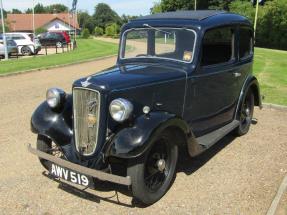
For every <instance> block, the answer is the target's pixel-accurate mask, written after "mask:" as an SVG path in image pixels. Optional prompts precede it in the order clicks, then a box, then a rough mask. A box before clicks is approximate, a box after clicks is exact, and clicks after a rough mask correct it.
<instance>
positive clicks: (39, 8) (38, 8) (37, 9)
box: [34, 3, 47, 13]
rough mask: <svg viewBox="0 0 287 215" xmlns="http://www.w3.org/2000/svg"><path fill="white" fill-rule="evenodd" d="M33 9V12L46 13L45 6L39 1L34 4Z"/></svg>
mask: <svg viewBox="0 0 287 215" xmlns="http://www.w3.org/2000/svg"><path fill="white" fill-rule="evenodd" d="M34 11H35V13H47V11H46V8H45V7H44V6H43V5H42V4H40V3H38V4H36V5H35V7H34Z"/></svg>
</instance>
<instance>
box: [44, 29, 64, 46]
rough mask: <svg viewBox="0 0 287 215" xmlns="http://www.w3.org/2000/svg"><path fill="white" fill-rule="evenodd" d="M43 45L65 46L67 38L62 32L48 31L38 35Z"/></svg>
mask: <svg viewBox="0 0 287 215" xmlns="http://www.w3.org/2000/svg"><path fill="white" fill-rule="evenodd" d="M38 39H39V40H40V43H41V44H42V45H43V46H56V47H57V48H61V47H63V45H65V44H67V40H66V38H65V36H64V34H63V33H61V32H47V33H44V34H41V35H40V37H38Z"/></svg>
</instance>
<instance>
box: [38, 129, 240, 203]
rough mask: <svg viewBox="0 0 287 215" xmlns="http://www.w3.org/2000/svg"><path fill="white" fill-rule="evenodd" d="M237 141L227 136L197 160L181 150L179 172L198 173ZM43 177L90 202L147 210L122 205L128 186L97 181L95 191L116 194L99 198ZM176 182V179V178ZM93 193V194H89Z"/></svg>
mask: <svg viewBox="0 0 287 215" xmlns="http://www.w3.org/2000/svg"><path fill="white" fill-rule="evenodd" d="M234 139H235V137H234V136H233V135H231V134H230V135H227V136H226V137H224V138H223V139H221V140H220V141H219V142H218V143H216V144H215V145H214V146H213V147H211V148H210V149H208V150H207V151H206V152H204V153H203V154H201V155H199V156H197V157H196V158H190V157H189V155H188V153H187V150H184V149H181V150H180V156H179V158H180V160H179V161H178V168H177V172H184V173H185V174H187V175H191V174H192V173H193V172H195V171H197V170H198V169H199V168H200V167H202V166H203V165H204V164H206V163H207V162H208V161H209V160H210V159H211V158H212V157H213V156H214V155H216V154H217V153H218V152H220V151H221V150H222V149H223V148H224V147H226V146H227V145H229V144H230V143H232V141H233V140H234ZM43 175H44V176H46V177H48V178H49V179H52V180H54V181H55V182H57V183H59V186H58V187H59V189H61V190H63V191H65V192H67V193H70V194H72V195H75V196H78V197H79V198H83V199H86V200H88V201H92V202H96V203H100V202H101V201H105V202H109V203H112V204H117V205H120V206H124V207H129V208H134V207H138V208H145V207H147V206H146V205H143V204H141V203H139V202H138V201H136V200H135V199H132V201H131V203H130V204H127V203H122V202H121V201H120V199H119V196H118V193H122V194H124V195H126V196H129V197H131V196H132V195H131V191H130V189H128V188H127V187H126V186H122V185H118V184H113V183H110V182H103V181H96V182H95V190H96V191H101V192H110V191H114V192H115V194H114V195H112V196H110V197H101V196H98V195H96V194H94V193H92V192H93V190H91V189H88V190H87V188H82V189H81V188H78V187H76V186H74V185H70V184H69V183H67V182H65V181H63V180H60V179H57V178H54V177H53V176H51V175H49V174H48V173H47V172H43ZM174 180H175V178H174ZM171 186H172V185H171ZM88 191H92V192H88Z"/></svg>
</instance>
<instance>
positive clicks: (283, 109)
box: [263, 103, 287, 112]
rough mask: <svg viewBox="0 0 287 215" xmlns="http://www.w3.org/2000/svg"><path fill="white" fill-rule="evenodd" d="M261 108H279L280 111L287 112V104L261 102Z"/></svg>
mask: <svg viewBox="0 0 287 215" xmlns="http://www.w3.org/2000/svg"><path fill="white" fill-rule="evenodd" d="M263 108H267V109H274V110H280V111H286V112H287V106H284V105H276V104H270V103H263Z"/></svg>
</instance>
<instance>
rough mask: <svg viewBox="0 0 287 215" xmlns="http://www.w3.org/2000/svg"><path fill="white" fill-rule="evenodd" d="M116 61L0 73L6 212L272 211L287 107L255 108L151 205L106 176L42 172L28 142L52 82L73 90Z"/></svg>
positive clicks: (1, 201)
mask: <svg viewBox="0 0 287 215" xmlns="http://www.w3.org/2000/svg"><path fill="white" fill-rule="evenodd" d="M114 62H115V58H110V59H105V60H101V61H95V62H90V63H84V64H80V65H74V66H69V67H65V68H59V69H51V70H44V71H41V72H34V73H27V74H21V75H17V76H11V77H2V78H0V116H1V121H0V138H1V141H0V146H1V151H0V166H1V173H0V214H115V215H118V214H165V215H166V214H180V215H183V214H250V215H256V214H265V213H266V212H267V210H268V208H269V206H270V204H271V202H272V200H273V198H274V196H275V195H276V192H277V189H278V187H279V186H280V183H281V181H282V179H283V177H284V176H285V175H286V173H287V159H286V157H287V133H286V131H287V123H286V121H287V112H281V111H275V110H272V109H271V110H270V109H266V110H262V111H260V110H258V109H256V111H255V117H256V118H257V119H258V123H257V124H256V125H253V126H252V128H251V130H250V132H249V133H248V135H245V136H243V137H240V138H233V137H232V136H227V137H226V138H224V139H223V140H221V141H220V142H219V143H218V144H217V145H215V146H214V147H212V148H211V149H210V150H209V151H207V152H206V153H205V154H203V155H201V156H200V157H198V158H194V159H190V158H188V157H184V161H185V162H183V163H182V164H181V165H179V170H178V173H177V177H176V180H175V182H174V184H173V186H172V187H171V189H170V190H169V192H168V193H167V194H166V195H165V196H164V197H163V198H162V199H161V200H160V201H159V202H157V203H156V204H154V205H152V206H150V207H146V208H143V207H141V206H140V205H138V204H137V203H135V202H134V201H132V198H131V197H130V193H129V192H128V190H127V189H125V188H124V187H119V186H114V185H110V184H106V183H102V184H99V188H98V190H96V191H94V190H86V191H81V190H80V189H79V188H78V187H74V186H70V185H68V184H59V183H57V182H56V181H53V180H50V179H49V178H47V177H45V176H43V175H42V172H43V171H44V170H43V168H42V167H41V165H40V163H39V162H38V160H37V158H36V157H35V156H33V155H31V154H29V153H28V152H27V149H26V145H27V144H28V143H32V144H33V146H35V141H36V136H35V135H34V134H32V133H31V132H30V117H31V114H32V112H33V110H34V109H35V108H36V107H37V105H38V104H39V103H40V102H41V101H43V99H44V98H45V93H46V90H47V88H49V87H53V86H58V87H61V88H63V89H65V90H66V91H68V92H70V91H71V84H72V82H73V81H74V80H76V79H78V78H80V77H83V76H87V75H89V74H91V73H92V72H95V71H99V70H101V69H104V68H107V67H109V66H112V65H113V64H114ZM182 156H184V155H182ZM115 190H117V191H118V192H117V194H118V195H115V194H116V193H115ZM286 204H287V198H286V195H285V196H284V197H283V198H282V200H281V203H280V208H279V209H278V214H286ZM281 206H282V210H281ZM284 207H285V208H284ZM284 210H285V211H284Z"/></svg>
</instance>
